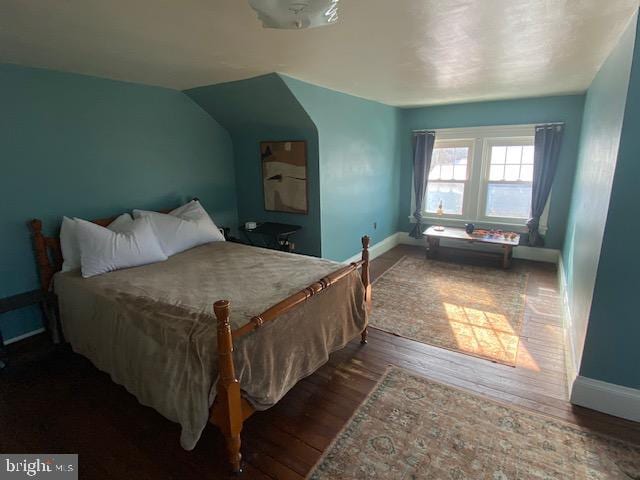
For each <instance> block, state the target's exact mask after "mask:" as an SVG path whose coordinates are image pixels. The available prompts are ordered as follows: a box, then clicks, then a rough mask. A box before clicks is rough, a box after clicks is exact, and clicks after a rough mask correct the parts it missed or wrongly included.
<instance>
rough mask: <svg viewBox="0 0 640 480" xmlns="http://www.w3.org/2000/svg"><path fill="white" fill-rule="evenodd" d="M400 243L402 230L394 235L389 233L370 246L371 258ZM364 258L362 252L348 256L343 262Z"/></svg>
mask: <svg viewBox="0 0 640 480" xmlns="http://www.w3.org/2000/svg"><path fill="white" fill-rule="evenodd" d="M399 243H400V232H396V233H394V234H392V235H389V236H388V237H387V238H385V239H384V240H380V241H379V242H378V243H376V244H375V245H372V246H370V247H369V259H370V260H373V259H374V258H376V257H379V256H380V255H382V254H383V253H385V252H388V251H389V250H391V249H392V248H393V247H395V246H396V245H398V244H399ZM361 258H362V254H361V253H357V254H355V255H354V256H353V257H350V258H347V259H346V260H344V261H343V262H342V263H351V262H356V261H358V260H360V259H361Z"/></svg>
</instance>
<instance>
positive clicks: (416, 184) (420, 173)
mask: <svg viewBox="0 0 640 480" xmlns="http://www.w3.org/2000/svg"><path fill="white" fill-rule="evenodd" d="M435 141H436V132H416V133H414V134H413V190H414V193H415V202H416V208H415V211H414V212H413V218H415V219H416V224H415V226H414V227H413V230H411V233H410V234H409V235H411V236H412V237H413V238H422V207H423V203H424V196H425V193H426V191H427V180H428V178H429V168H430V167H431V155H432V154H433V145H434V143H435Z"/></svg>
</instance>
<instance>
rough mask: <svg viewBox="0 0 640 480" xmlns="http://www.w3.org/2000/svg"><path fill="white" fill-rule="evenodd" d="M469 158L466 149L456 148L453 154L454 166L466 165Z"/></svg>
mask: <svg viewBox="0 0 640 480" xmlns="http://www.w3.org/2000/svg"><path fill="white" fill-rule="evenodd" d="M468 156H469V149H468V148H466V147H465V148H456V153H455V160H454V162H455V164H456V165H466V164H467V157H468Z"/></svg>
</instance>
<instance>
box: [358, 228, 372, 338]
mask: <svg viewBox="0 0 640 480" xmlns="http://www.w3.org/2000/svg"><path fill="white" fill-rule="evenodd" d="M362 284H363V285H364V301H365V304H366V306H367V309H370V308H371V279H370V278H369V237H368V236H367V235H365V236H364V237H362ZM367 334H368V331H367V327H364V330H363V331H362V334H361V337H360V343H361V344H363V345H364V344H365V343H367Z"/></svg>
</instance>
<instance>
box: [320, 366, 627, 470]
mask: <svg viewBox="0 0 640 480" xmlns="http://www.w3.org/2000/svg"><path fill="white" fill-rule="evenodd" d="M307 478H310V479H311V480H328V479H348V478H357V479H385V480H395V479H398V480H399V479H403V480H408V479H413V480H418V479H431V480H445V479H447V480H449V479H452V480H462V479H468V480H479V479H489V480H515V479H518V480H524V479H537V480H542V479H545V480H551V479H554V480H564V479H590V480H602V479H616V480H618V479H620V480H621V479H625V480H630V479H638V478H640V446H634V445H631V444H629V443H624V442H621V441H618V440H615V439H612V438H608V437H604V436H601V435H598V434H595V433H592V432H589V431H587V430H585V429H582V428H581V427H578V426H574V425H570V424H568V423H564V422H561V421H559V420H553V419H551V418H548V417H545V416H541V415H537V414H533V413H529V412H526V411H524V410H519V409H515V408H510V407H507V406H504V405H501V404H499V403H497V402H494V401H491V400H488V399H485V398H483V397H479V396H477V395H473V394H470V393H466V392H464V391H462V390H458V389H455V388H452V387H448V386H446V385H442V384H440V383H436V382H432V381H430V380H427V379H425V378H421V377H417V376H414V375H412V374H410V373H409V372H407V371H405V370H401V369H398V368H391V369H390V370H389V371H388V372H387V374H386V375H385V377H384V378H383V379H382V381H381V382H380V383H379V384H378V386H377V388H376V389H375V390H374V391H373V392H372V393H371V394H370V395H369V397H367V399H366V400H365V402H364V403H363V404H362V405H361V406H360V407H359V408H358V410H357V411H356V413H355V415H354V417H353V418H352V419H351V420H350V421H349V423H348V424H347V426H346V427H345V428H344V430H343V431H342V432H341V433H340V434H339V435H338V437H337V438H336V440H334V443H333V444H332V445H331V446H330V447H329V449H328V451H327V452H326V453H325V455H324V457H323V458H321V459H320V461H319V463H318V464H317V465H316V467H315V469H314V470H313V471H312V472H311V473H310V474H309V476H308V477H307Z"/></svg>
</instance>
